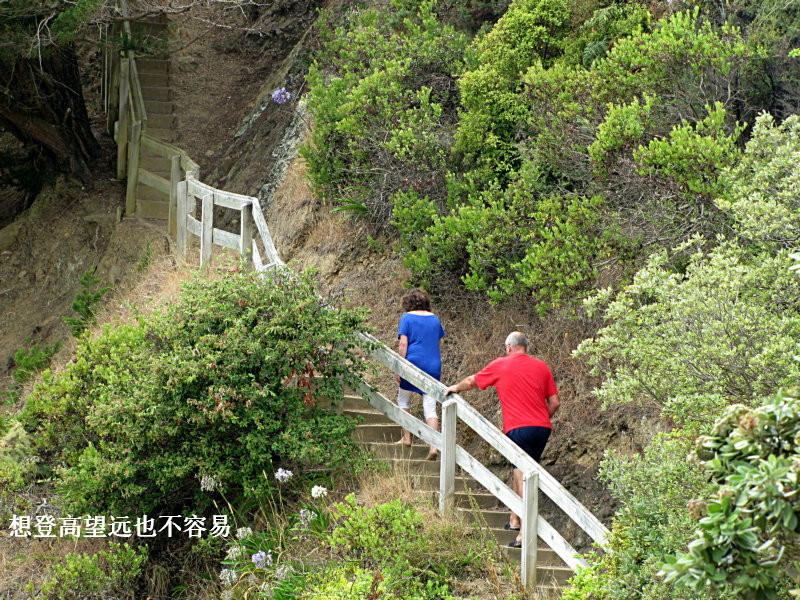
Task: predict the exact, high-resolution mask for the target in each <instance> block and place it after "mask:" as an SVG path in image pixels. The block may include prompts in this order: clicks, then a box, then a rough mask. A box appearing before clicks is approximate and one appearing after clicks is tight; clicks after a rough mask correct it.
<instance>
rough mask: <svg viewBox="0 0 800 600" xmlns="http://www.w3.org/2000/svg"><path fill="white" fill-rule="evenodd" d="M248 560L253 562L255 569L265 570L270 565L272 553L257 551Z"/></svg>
mask: <svg viewBox="0 0 800 600" xmlns="http://www.w3.org/2000/svg"><path fill="white" fill-rule="evenodd" d="M250 559H251V560H252V561H253V564H254V565H255V566H256V569H265V568H266V567H269V566H270V565H272V552H264V551H263V550H259V551H258V552H256V553H255V554H253V556H251V557H250Z"/></svg>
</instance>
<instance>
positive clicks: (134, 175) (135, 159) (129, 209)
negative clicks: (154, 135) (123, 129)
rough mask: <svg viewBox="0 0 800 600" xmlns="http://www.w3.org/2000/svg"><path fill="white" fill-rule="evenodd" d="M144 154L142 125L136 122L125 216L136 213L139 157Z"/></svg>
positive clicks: (132, 129) (129, 159) (129, 155)
mask: <svg viewBox="0 0 800 600" xmlns="http://www.w3.org/2000/svg"><path fill="white" fill-rule="evenodd" d="M141 153H142V123H141V122H140V121H134V122H133V125H132V126H131V138H130V142H129V143H128V185H127V189H126V191H125V216H128V217H130V216H132V215H133V214H134V213H136V188H137V187H138V186H139V156H141Z"/></svg>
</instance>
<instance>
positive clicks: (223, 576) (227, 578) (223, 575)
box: [219, 569, 239, 587]
mask: <svg viewBox="0 0 800 600" xmlns="http://www.w3.org/2000/svg"><path fill="white" fill-rule="evenodd" d="M219 580H220V581H221V582H222V585H224V586H225V587H230V586H232V585H233V584H234V583H236V582H237V581H238V580H239V576H238V575H237V574H236V571H234V570H233V569H222V571H220V572H219Z"/></svg>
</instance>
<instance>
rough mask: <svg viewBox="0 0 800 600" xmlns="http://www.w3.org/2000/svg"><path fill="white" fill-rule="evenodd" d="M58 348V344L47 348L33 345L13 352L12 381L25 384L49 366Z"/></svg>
mask: <svg viewBox="0 0 800 600" xmlns="http://www.w3.org/2000/svg"><path fill="white" fill-rule="evenodd" d="M60 347H61V344H60V343H55V344H51V345H49V346H38V345H35V344H34V345H33V346H30V347H29V348H18V349H17V351H16V352H14V372H13V377H14V381H16V382H17V383H25V382H26V381H28V380H30V379H31V378H32V377H33V376H34V375H36V373H38V372H39V371H41V370H42V369H44V368H45V367H47V366H48V365H49V364H50V359H51V358H53V355H54V354H55V353H56V352H58V349H59V348H60Z"/></svg>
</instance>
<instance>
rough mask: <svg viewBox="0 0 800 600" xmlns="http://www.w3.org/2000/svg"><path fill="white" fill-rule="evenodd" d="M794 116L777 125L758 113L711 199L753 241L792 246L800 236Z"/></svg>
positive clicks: (798, 142) (799, 153)
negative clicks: (721, 186)
mask: <svg viewBox="0 0 800 600" xmlns="http://www.w3.org/2000/svg"><path fill="white" fill-rule="evenodd" d="M798 164H800V116H797V115H794V116H791V117H789V118H788V119H787V120H786V121H784V122H783V123H782V124H780V125H778V124H776V123H775V120H774V119H773V117H771V116H770V115H767V114H764V115H761V116H760V117H759V118H758V120H757V121H756V125H755V128H754V129H753V135H752V137H751V139H750V140H749V141H748V143H747V146H746V148H745V151H744V154H743V155H742V157H741V160H740V161H739V162H738V163H737V164H736V165H732V166H731V168H729V169H728V170H727V171H726V172H725V173H724V176H723V178H724V179H725V181H726V186H725V187H726V189H727V192H726V193H725V194H723V195H720V196H719V197H718V199H717V204H718V205H719V206H720V207H721V208H722V209H723V210H725V211H726V212H729V213H730V214H731V215H732V216H733V219H734V221H735V225H734V227H735V229H736V230H737V232H738V233H739V234H740V235H742V236H743V237H744V238H746V239H747V241H748V243H749V244H751V245H753V246H760V247H762V248H763V247H764V246H765V245H766V246H767V247H770V246H772V247H778V248H781V247H782V248H792V247H795V246H797V244H798V241H800V226H798V222H799V219H800V171H798V169H797V165H798Z"/></svg>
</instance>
